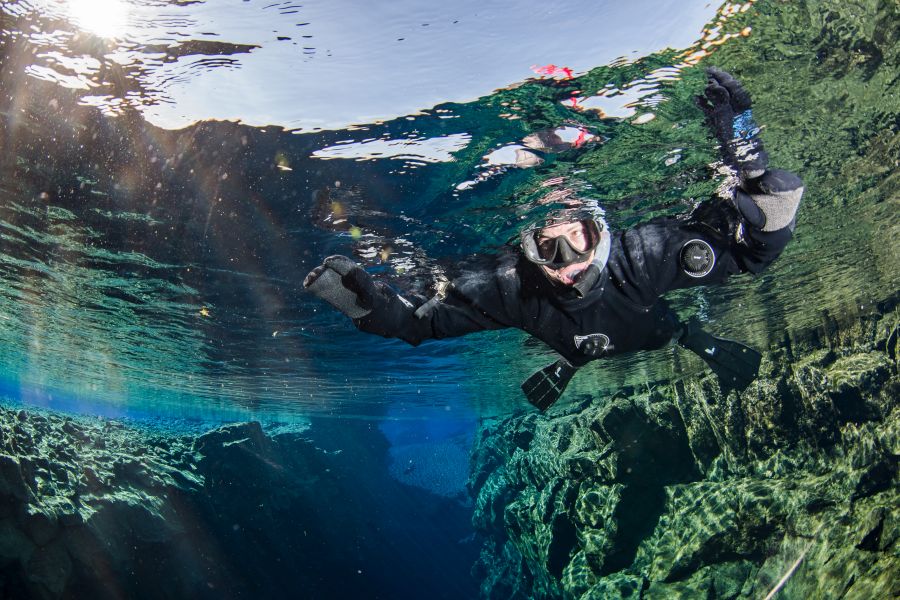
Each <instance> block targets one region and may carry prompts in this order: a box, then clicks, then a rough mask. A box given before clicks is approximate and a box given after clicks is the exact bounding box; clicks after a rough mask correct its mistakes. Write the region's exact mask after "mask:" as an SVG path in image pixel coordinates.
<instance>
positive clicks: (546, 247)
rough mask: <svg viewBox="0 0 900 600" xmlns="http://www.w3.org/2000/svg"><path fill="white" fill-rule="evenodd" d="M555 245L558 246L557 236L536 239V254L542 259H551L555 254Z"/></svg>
mask: <svg viewBox="0 0 900 600" xmlns="http://www.w3.org/2000/svg"><path fill="white" fill-rule="evenodd" d="M557 246H558V240H557V238H543V239H538V241H537V249H538V256H539V257H541V258H542V259H543V260H553V257H555V256H556V248H557Z"/></svg>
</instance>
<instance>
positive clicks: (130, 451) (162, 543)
mask: <svg viewBox="0 0 900 600" xmlns="http://www.w3.org/2000/svg"><path fill="white" fill-rule="evenodd" d="M388 449H389V446H388V444H387V441H386V440H385V439H384V437H383V436H382V435H381V434H380V433H379V431H378V428H377V427H373V426H372V424H371V423H366V422H363V421H346V420H340V419H330V420H321V421H319V422H313V425H312V426H311V427H310V428H309V429H308V430H306V431H292V432H286V431H280V432H275V431H266V430H264V429H263V427H261V425H260V424H259V423H256V422H251V423H240V424H235V425H228V426H223V427H220V428H217V429H214V430H212V431H210V432H208V433H205V434H203V435H199V436H174V435H169V434H165V435H163V434H160V433H158V432H156V430H153V429H148V428H146V427H145V428H138V427H134V426H126V425H124V424H122V423H121V422H115V421H108V420H100V419H84V418H76V419H73V418H66V417H64V416H62V415H60V414H57V413H52V412H46V411H37V410H31V409H29V410H10V409H8V408H2V407H0V598H72V599H76V598H77V599H81V598H97V599H101V598H215V599H217V600H218V599H223V598H224V599H227V598H298V597H304V598H414V597H420V596H419V595H418V594H419V593H420V592H421V593H423V594H425V595H426V596H428V597H432V598H446V599H448V600H449V599H455V598H463V597H472V596H473V595H475V594H476V593H477V586H476V584H475V583H474V581H473V580H471V579H469V578H468V577H467V575H468V572H469V570H470V568H471V565H472V563H473V562H474V561H475V559H476V557H477V546H475V545H474V543H465V542H464V543H463V544H460V538H462V537H465V536H468V535H470V533H471V524H470V518H471V508H470V507H464V506H462V505H461V504H460V503H459V501H458V500H454V499H450V498H445V497H442V496H436V495H433V494H429V493H427V492H424V491H421V490H418V489H417V488H411V487H408V486H404V485H402V484H400V483H399V482H397V481H396V480H394V479H392V478H391V477H390V476H389V474H388V460H387V451H388ZM426 534H427V535H428V545H429V547H430V548H433V549H434V552H433V553H431V552H426V553H423V552H422V551H421V548H422V543H423V541H422V540H423V539H424V535H426Z"/></svg>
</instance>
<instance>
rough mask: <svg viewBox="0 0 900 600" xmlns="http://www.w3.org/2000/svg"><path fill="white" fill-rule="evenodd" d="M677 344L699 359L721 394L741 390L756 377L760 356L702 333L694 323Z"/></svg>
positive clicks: (752, 351)
mask: <svg viewBox="0 0 900 600" xmlns="http://www.w3.org/2000/svg"><path fill="white" fill-rule="evenodd" d="M679 344H681V345H682V346H683V347H685V348H687V349H688V350H690V351H691V352H693V353H694V354H696V355H697V356H699V357H700V358H702V359H703V361H704V362H705V363H706V364H707V365H708V366H709V368H710V369H712V371H713V373H715V374H716V377H718V378H719V384H720V385H721V386H722V389H724V390H725V391H728V390H738V391H742V390H745V389H746V388H747V386H749V385H750V384H751V383H752V382H753V381H754V380H755V379H756V378H757V376H758V375H759V366H760V364H761V363H762V354H760V353H759V352H757V351H756V350H754V349H753V348H751V347H750V346H747V345H746V344H742V343H740V342H735V341H734V340H727V339H724V338H718V337H715V336H714V335H711V334H709V333H707V332H705V331H703V330H702V329H700V327H699V324H698V323H697V322H696V321H695V320H691V322H690V323H689V324H688V326H687V332H686V333H685V335H683V336H682V338H681V339H680V340H679Z"/></svg>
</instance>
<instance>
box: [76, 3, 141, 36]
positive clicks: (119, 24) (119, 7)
mask: <svg viewBox="0 0 900 600" xmlns="http://www.w3.org/2000/svg"><path fill="white" fill-rule="evenodd" d="M68 4H69V14H70V15H71V17H72V21H73V22H74V23H75V24H76V25H77V26H78V27H79V28H81V29H83V30H85V31H89V32H91V33H93V34H95V35H99V36H100V37H104V38H114V37H121V36H122V35H123V34H124V33H125V27H126V25H127V22H128V6H127V5H126V4H125V3H124V2H123V1H122V0H68Z"/></svg>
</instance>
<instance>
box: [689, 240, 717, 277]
mask: <svg viewBox="0 0 900 600" xmlns="http://www.w3.org/2000/svg"><path fill="white" fill-rule="evenodd" d="M715 264H716V255H715V253H714V252H713V249H712V246H710V245H709V244H708V243H706V242H705V241H703V240H691V241H689V242H687V243H686V244H685V245H684V246H682V247H681V268H682V269H683V270H684V272H685V273H687V274H688V275H690V276H691V277H705V276H706V275H709V273H710V271H712V269H713V267H714V266H715Z"/></svg>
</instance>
